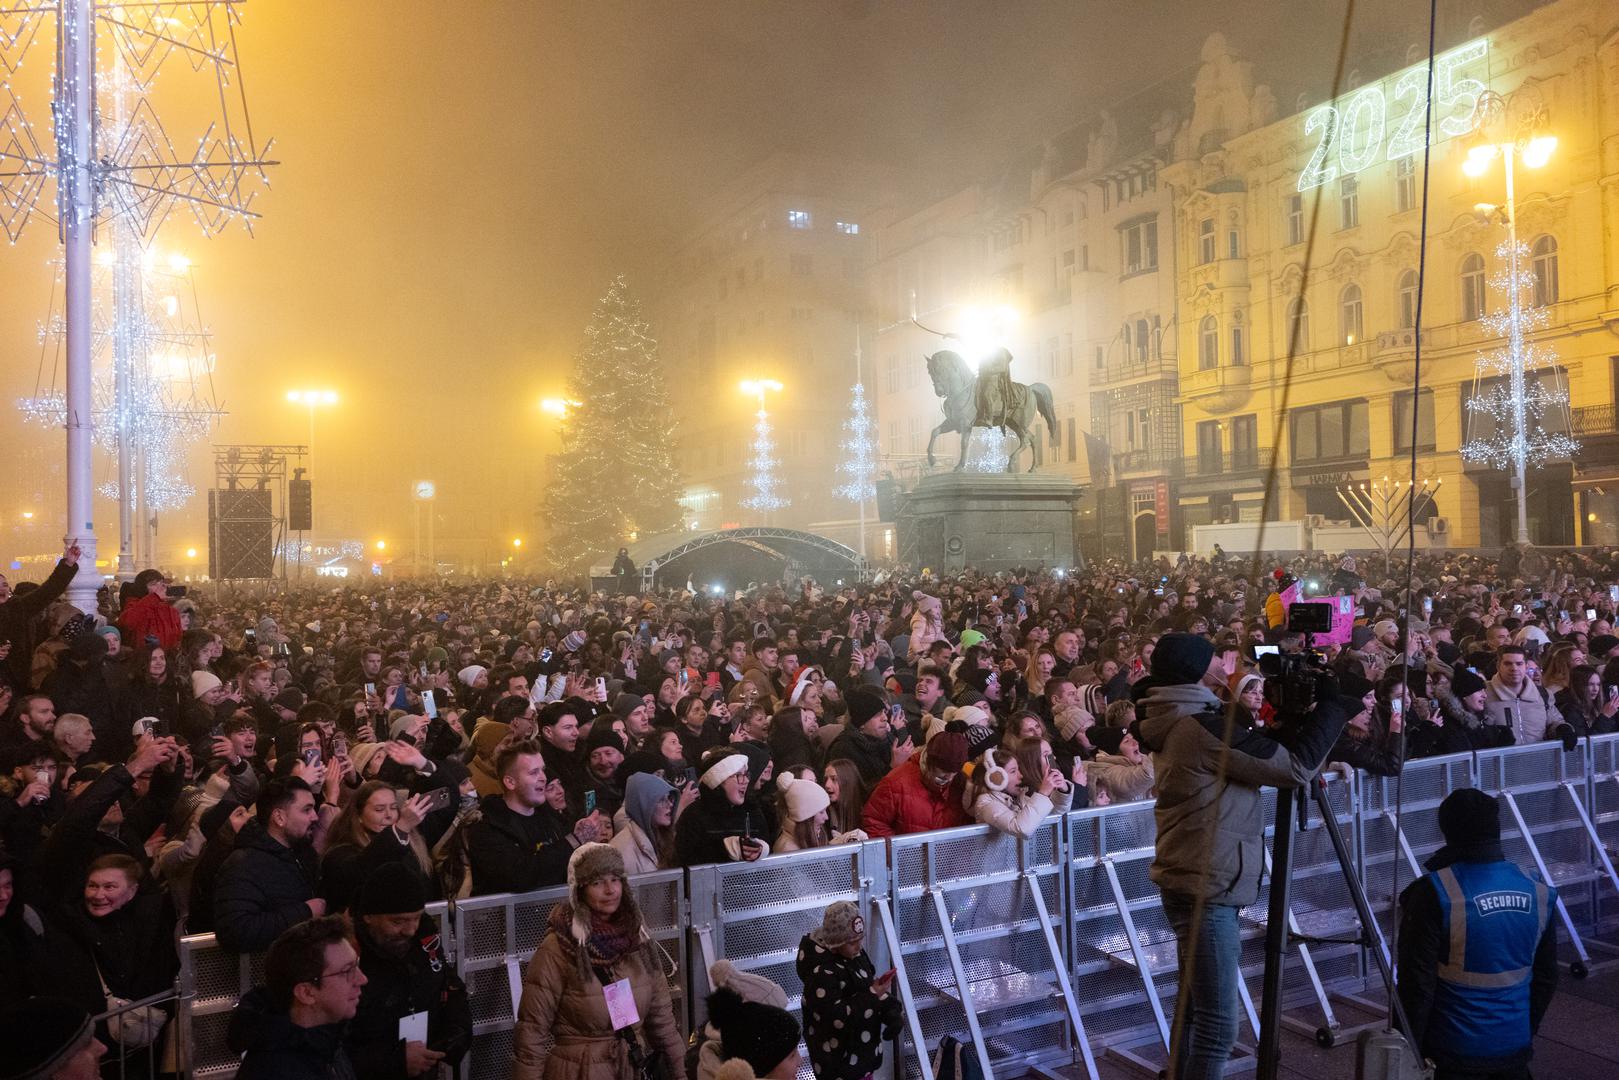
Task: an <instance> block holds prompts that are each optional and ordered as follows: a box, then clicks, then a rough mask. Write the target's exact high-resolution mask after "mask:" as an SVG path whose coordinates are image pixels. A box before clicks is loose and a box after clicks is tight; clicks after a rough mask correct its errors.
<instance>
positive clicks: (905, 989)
mask: <svg viewBox="0 0 1619 1080" xmlns="http://www.w3.org/2000/svg"><path fill="white" fill-rule="evenodd" d="M871 902H872V903H873V904H875V905H876V906H877V914H878V915H880V916H882V923H883V936H884V937H885V938H887V939H888V957H889V960H890V961H892V963H893V966H894V976H895V979H894V982H895V985H896V986H897V987H898V988H899V1000H900V1004H901V1005H903V1006H904V1007H905V1026H906V1027H908V1028H910V1029H911V1045H912V1046H914V1047H916V1059H917V1060H916V1063H917V1066H918V1067H919V1068H920V1069H921V1071H922V1080H933V1063H932V1062H931V1061H929V1060H928V1044H927V1039H926V1038H924V1037H923V1035H922V1019H921V1017H919V1016H918V1015H917V1014H916V999H915V998H913V997H911V980H910V979H909V978H907V977H906V974H905V953H904V951H903V949H902V948H901V944H902V943H901V942H900V940H899V930H898V929H897V928H896V927H895V926H894V913H893V911H891V910H890V909H889V907H888V898H887V897H886V896H875V897H872V901H871ZM896 1056H897V1055H896ZM895 1073H896V1074H898V1075H903V1074H904V1069H903V1068H901V1067H899V1063H898V1062H895Z"/></svg>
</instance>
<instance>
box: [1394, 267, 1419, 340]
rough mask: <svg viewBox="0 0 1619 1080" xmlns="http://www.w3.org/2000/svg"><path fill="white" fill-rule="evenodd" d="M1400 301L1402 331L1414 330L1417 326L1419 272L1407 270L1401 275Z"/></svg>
mask: <svg viewBox="0 0 1619 1080" xmlns="http://www.w3.org/2000/svg"><path fill="white" fill-rule="evenodd" d="M1397 291H1398V294H1399V301H1400V329H1401V330H1414V329H1415V328H1416V325H1417V272H1416V271H1415V270H1407V271H1406V272H1405V273H1403V274H1401V275H1400V283H1399V287H1398V290H1397Z"/></svg>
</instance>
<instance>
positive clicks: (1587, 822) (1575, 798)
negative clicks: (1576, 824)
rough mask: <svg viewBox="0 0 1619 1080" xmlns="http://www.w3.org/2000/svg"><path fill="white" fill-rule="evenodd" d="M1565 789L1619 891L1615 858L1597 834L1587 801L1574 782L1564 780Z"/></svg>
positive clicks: (1610, 879)
mask: <svg viewBox="0 0 1619 1080" xmlns="http://www.w3.org/2000/svg"><path fill="white" fill-rule="evenodd" d="M1563 790H1564V791H1566V792H1568V797H1569V801H1570V802H1572V803H1573V804H1574V812H1575V813H1576V814H1578V815H1579V816H1580V827H1581V828H1583V829H1584V830H1585V835H1586V836H1587V837H1588V838H1589V839H1590V841H1591V850H1592V851H1594V852H1596V856H1597V862H1598V863H1600V864H1601V866H1602V873H1603V876H1605V877H1606V878H1607V879H1608V883H1609V884H1610V885H1612V886H1613V889H1614V892H1616V893H1619V873H1614V869H1613V860H1611V859H1609V858H1608V849H1607V847H1605V846H1604V845H1603V843H1602V837H1600V836H1598V835H1597V827H1596V824H1595V823H1594V822H1593V821H1592V820H1591V815H1590V814H1588V813H1586V810H1585V803H1584V802H1582V801H1581V799H1580V796H1579V793H1578V792H1576V791H1575V790H1574V784H1573V783H1572V782H1570V781H1567V780H1565V781H1563Z"/></svg>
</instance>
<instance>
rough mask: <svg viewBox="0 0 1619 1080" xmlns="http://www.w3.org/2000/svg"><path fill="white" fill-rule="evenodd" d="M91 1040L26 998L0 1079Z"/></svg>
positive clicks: (54, 1003)
mask: <svg viewBox="0 0 1619 1080" xmlns="http://www.w3.org/2000/svg"><path fill="white" fill-rule="evenodd" d="M94 1037H95V1025H94V1024H93V1023H92V1022H91V1019H90V1014H89V1013H87V1012H85V1011H84V1010H83V1009H82V1008H80V1007H79V1006H78V1005H75V1004H74V1003H73V1002H71V1001H67V1000H65V999H62V998H51V997H36V998H29V999H27V1000H26V1001H23V1002H21V1003H20V1004H17V1005H13V1006H11V1007H10V1008H7V1009H4V1010H0V1046H4V1047H5V1048H6V1056H5V1061H4V1063H3V1064H0V1077H3V1078H4V1080H44V1078H45V1077H50V1076H55V1075H56V1074H57V1072H58V1071H59V1070H61V1069H62V1068H63V1066H65V1065H66V1064H67V1063H68V1061H69V1060H70V1059H71V1058H72V1057H73V1055H75V1054H77V1053H78V1052H79V1051H80V1050H83V1049H84V1048H85V1047H86V1046H88V1045H89V1044H90V1040H91V1039H93V1038H94ZM782 1056H783V1057H785V1056H786V1055H785V1054H784V1055H782ZM772 1068H774V1066H772Z"/></svg>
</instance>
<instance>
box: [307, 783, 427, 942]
mask: <svg viewBox="0 0 1619 1080" xmlns="http://www.w3.org/2000/svg"><path fill="white" fill-rule="evenodd" d="M430 809H431V804H430V800H429V797H428V796H426V795H413V796H411V797H410V798H408V799H406V800H404V802H403V803H401V802H400V800H399V794H398V793H397V792H396V791H395V790H394V788H393V785H392V784H388V783H384V782H383V781H381V780H367V781H366V782H365V783H363V784H361V785H360V790H359V791H357V792H355V795H354V798H353V799H352V800H351V801H350V802H349V804H348V805H347V806H345V807H344V808H343V811H342V813H340V814H338V815H337V820H336V821H334V822H332V828H331V831H330V832H329V833H328V834H327V835H328V844H327V848H326V854H325V856H324V857H323V858H322V859H321V861H320V876H321V887H322V891H323V893H324V894H325V897H326V908H327V910H328V911H331V912H333V913H336V912H339V911H347V910H348V906H349V904H350V903H351V902H352V901H353V900H354V897H355V895H356V894H357V893H358V892H359V889H360V886H361V885H362V884H364V883H365V879H366V878H368V877H370V876H371V873H372V871H374V870H375V869H376V868H377V867H378V866H381V865H382V864H383V863H385V862H396V861H397V862H403V863H405V864H406V865H407V866H410V867H411V868H413V869H414V870H415V871H416V872H417V873H418V874H419V875H420V876H421V878H422V883H423V885H424V887H426V888H427V890H428V893H429V895H431V896H433V897H435V898H436V897H437V896H438V889H437V885H436V884H435V877H434V874H433V858H432V856H431V855H429V854H428V851H427V844H426V843H425V842H424V841H423V840H422V838H421V835H420V834H419V833H418V832H417V831H416V827H417V826H418V825H420V824H421V823H422V819H423V818H425V817H426V816H427V814H428V812H429V810H430Z"/></svg>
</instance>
